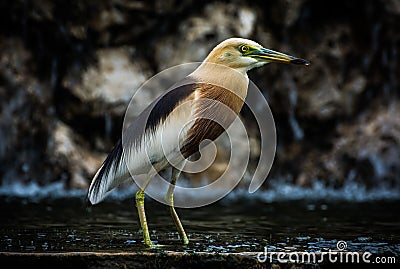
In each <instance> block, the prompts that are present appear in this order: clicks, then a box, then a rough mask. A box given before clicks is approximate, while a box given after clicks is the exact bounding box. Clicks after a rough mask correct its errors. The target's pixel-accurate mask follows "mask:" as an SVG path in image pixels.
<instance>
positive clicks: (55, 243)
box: [0, 196, 400, 258]
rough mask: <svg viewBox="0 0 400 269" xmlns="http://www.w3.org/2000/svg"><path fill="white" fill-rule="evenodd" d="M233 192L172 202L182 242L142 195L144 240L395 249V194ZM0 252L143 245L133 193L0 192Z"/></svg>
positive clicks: (244, 248) (162, 210)
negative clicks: (271, 198)
mask: <svg viewBox="0 0 400 269" xmlns="http://www.w3.org/2000/svg"><path fill="white" fill-rule="evenodd" d="M248 198H249V197H244V196H238V197H237V198H235V199H233V198H232V197H231V198H227V199H223V200H222V201H221V202H218V203H216V204H213V205H210V206H206V207H202V208H196V209H178V210H177V211H178V214H179V215H180V217H181V219H182V222H183V225H184V227H185V229H186V231H187V233H188V236H189V240H190V244H189V245H188V246H182V245H181V243H180V240H179V236H178V234H177V232H176V229H175V227H174V225H173V222H172V219H171V218H170V216H169V212H168V211H167V210H166V207H165V206H164V205H162V204H159V203H156V202H152V201H147V203H146V211H147V217H148V222H149V229H150V234H151V237H152V240H153V241H154V242H155V243H158V244H161V245H164V246H163V247H162V249H163V250H170V251H183V252H204V253H244V255H246V253H249V252H261V251H263V250H264V247H268V249H269V250H274V251H279V250H286V251H287V250H291V251H313V252H314V251H317V252H318V251H327V250H329V249H331V250H336V244H337V242H338V241H340V240H343V241H345V242H346V243H347V250H349V251H362V252H365V251H368V252H371V253H373V254H377V255H386V256H394V257H397V258H398V256H399V253H400V217H399V214H398V212H400V203H399V200H371V201H365V202H352V203H350V202H347V201H343V200H342V201H340V200H336V201H334V202H328V201H323V200H293V201H276V202H266V201H263V200H261V199H260V198H259V197H258V198H254V199H248ZM0 201H1V203H0V205H1V210H0V216H1V219H2V222H1V223H0V252H75V251H78V252H79V251H85V252H87V251H95V252H96V251H111V252H114V251H115V252H118V251H132V252H135V251H137V252H140V251H143V250H144V249H145V247H144V245H143V244H142V237H141V233H140V229H139V222H138V219H137V213H136V208H135V206H134V201H133V197H132V198H130V199H123V200H121V201H115V200H112V199H111V200H110V199H109V200H108V201H106V202H104V203H102V204H99V205H97V206H95V207H92V208H90V209H86V208H85V206H84V204H83V197H80V196H77V197H69V198H44V199H40V200H38V201H36V202H33V201H32V200H30V199H27V198H21V197H5V196H2V198H1V200H0Z"/></svg>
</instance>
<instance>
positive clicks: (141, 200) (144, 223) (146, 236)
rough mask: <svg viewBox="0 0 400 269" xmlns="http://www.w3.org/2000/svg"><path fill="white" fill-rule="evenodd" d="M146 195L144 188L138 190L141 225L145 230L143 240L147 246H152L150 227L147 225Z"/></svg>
mask: <svg viewBox="0 0 400 269" xmlns="http://www.w3.org/2000/svg"><path fill="white" fill-rule="evenodd" d="M144 197H145V193H144V190H141V189H140V190H138V191H137V192H136V207H137V210H138V214H139V220H140V226H141V227H142V231H143V240H144V243H145V244H146V245H147V246H151V244H152V243H151V240H150V234H149V228H148V227H147V220H146V213H145V211H144Z"/></svg>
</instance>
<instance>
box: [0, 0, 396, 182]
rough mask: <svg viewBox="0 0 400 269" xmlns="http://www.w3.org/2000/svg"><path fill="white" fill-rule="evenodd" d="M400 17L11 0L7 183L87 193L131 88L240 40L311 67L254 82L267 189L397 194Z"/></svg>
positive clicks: (298, 4)
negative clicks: (264, 110)
mask: <svg viewBox="0 0 400 269" xmlns="http://www.w3.org/2000/svg"><path fill="white" fill-rule="evenodd" d="M399 18H400V2H399V1H396V0H380V1H378V0H377V1H372V0H369V1H336V0H335V1H319V0H301V1H297V0H296V1H295V0H290V1H261V0H259V1H249V2H244V1H220V2H214V1H190V0H186V1H173V0H171V1H161V0H159V1H125V0H115V1H114V0H112V1H18V0H17V1H1V2H0V182H1V183H2V184H3V185H7V184H11V183H13V182H16V181H20V182H31V181H34V182H38V183H39V184H41V185H46V184H49V183H51V182H56V181H57V182H63V183H64V184H65V187H66V188H86V187H87V184H88V183H89V182H90V180H91V177H92V176H93V175H94V173H95V171H96V170H97V168H98V167H99V166H100V164H101V162H102V161H103V160H104V158H105V156H106V154H107V153H108V152H109V151H110V150H111V148H112V146H113V144H114V143H115V142H116V141H117V139H118V138H119V137H120V134H121V126H122V120H123V115H124V112H125V108H126V106H127V104H128V102H129V100H130V97H131V95H132V90H133V89H135V88H137V87H139V86H140V84H141V83H143V82H144V81H145V80H146V79H148V78H150V77H151V76H152V75H154V74H156V73H157V72H159V71H162V70H164V69H165V68H167V67H171V66H173V65H176V64H181V63H187V62H191V61H201V60H202V59H204V57H205V56H206V55H207V54H208V52H209V51H210V50H211V49H212V48H213V47H214V46H215V45H216V44H218V43H219V42H220V41H222V40H224V39H226V38H229V37H232V36H240V37H244V38H249V39H253V40H255V41H257V42H259V43H260V44H262V45H264V46H265V47H267V48H271V49H274V50H279V51H282V52H286V53H289V54H292V55H296V56H298V57H301V58H305V59H308V60H310V61H311V62H312V64H311V66H309V67H307V68H298V67H294V66H286V65H278V64H271V65H269V66H267V67H264V68H261V69H258V70H254V71H251V72H250V74H249V76H250V78H251V79H252V80H253V81H254V82H255V83H256V84H257V85H258V86H259V88H260V89H262V90H263V91H264V93H265V96H266V98H267V100H268V102H269V105H270V107H271V110H272V112H273V115H274V117H275V122H276V127H277V137H278V147H277V155H276V159H275V162H274V165H273V169H272V172H271V175H270V176H269V180H268V181H267V183H266V187H268V184H269V182H273V181H274V180H275V181H276V180H282V178H284V179H285V180H286V181H288V182H290V183H293V184H296V185H304V186H309V185H310V184H312V183H313V182H315V181H319V182H322V183H324V184H327V185H329V186H334V187H340V186H342V185H343V184H344V183H345V182H348V181H355V182H360V183H361V184H363V185H365V186H367V187H368V188H375V187H379V186H382V185H385V186H388V187H389V188H399V185H400V184H399V183H400V117H399V115H400V105H399V93H400V91H399V79H398V78H399V75H400V68H399V64H398V63H399V43H400V35H399V29H400V19H399ZM248 114H249V112H248V111H246V110H244V111H243V117H244V118H245V119H246V118H249V115H248ZM248 124H249V126H251V121H249V123H248ZM250 128H251V127H250ZM187 176H188V177H189V178H190V175H187Z"/></svg>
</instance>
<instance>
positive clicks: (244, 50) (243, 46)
mask: <svg viewBox="0 0 400 269" xmlns="http://www.w3.org/2000/svg"><path fill="white" fill-rule="evenodd" d="M239 50H240V51H241V52H248V51H249V46H246V45H241V46H240V47H239Z"/></svg>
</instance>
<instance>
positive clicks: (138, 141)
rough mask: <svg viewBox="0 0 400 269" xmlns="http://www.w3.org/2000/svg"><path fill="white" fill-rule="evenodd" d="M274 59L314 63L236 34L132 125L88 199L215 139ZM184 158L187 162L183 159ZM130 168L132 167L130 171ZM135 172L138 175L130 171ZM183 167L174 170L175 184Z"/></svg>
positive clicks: (140, 203)
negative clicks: (255, 71)
mask: <svg viewBox="0 0 400 269" xmlns="http://www.w3.org/2000/svg"><path fill="white" fill-rule="evenodd" d="M269 62H287V63H295V64H308V63H307V62H306V61H304V60H302V59H298V58H295V57H292V56H289V55H285V54H282V53H278V52H275V51H271V50H267V49H264V48H262V47H261V45H259V44H258V43H256V42H254V41H251V40H247V39H242V38H231V39H227V40H225V41H223V42H222V43H220V44H219V45H217V46H216V47H215V48H214V49H213V50H212V51H211V52H210V54H209V55H208V56H207V58H206V59H205V60H204V61H203V63H202V64H201V65H200V66H199V67H198V68H197V69H196V70H195V71H194V72H192V73H191V74H190V75H189V76H188V77H186V78H185V79H184V80H183V81H181V82H178V83H177V84H175V85H174V86H173V87H172V88H171V89H169V90H168V91H167V92H166V93H165V94H164V95H162V96H161V97H160V98H158V99H157V100H156V101H154V102H153V103H152V104H151V105H150V106H149V107H148V108H146V109H145V110H144V111H143V112H142V114H140V115H139V116H138V118H137V119H136V120H135V121H134V122H132V124H131V125H130V126H129V128H128V129H127V131H126V132H127V135H125V137H128V138H129V139H128V141H124V149H123V147H122V144H123V143H122V142H121V141H119V142H118V143H117V145H116V146H115V147H114V149H113V150H112V152H111V153H110V155H109V156H108V157H107V159H106V160H105V161H104V163H103V165H102V166H101V168H100V169H99V171H98V172H97V173H96V175H95V176H94V178H93V180H92V183H91V185H90V187H89V192H88V200H89V202H90V203H92V204H96V203H98V202H100V201H101V200H102V199H103V198H104V197H105V195H106V194H107V192H108V191H110V190H111V189H113V188H114V187H116V186H117V185H119V184H120V183H121V182H123V181H124V180H126V179H128V178H130V177H131V176H135V175H139V174H148V178H149V180H150V179H151V177H152V176H153V175H154V171H153V172H151V168H152V167H155V170H156V172H158V171H160V170H163V169H165V168H167V167H169V166H170V164H169V162H168V160H174V159H175V158H177V157H178V156H180V154H181V153H182V154H183V157H185V158H188V157H189V156H191V155H192V154H193V153H195V152H197V151H198V150H199V145H200V143H201V142H202V141H203V140H204V139H209V140H215V139H216V138H217V137H219V136H220V135H221V134H222V133H223V132H224V130H225V129H227V128H228V127H229V125H230V124H231V123H232V122H233V120H234V119H235V118H236V116H237V114H238V113H239V112H240V110H241V108H242V106H243V104H244V100H245V98H246V94H247V88H248V83H249V79H248V77H247V71H248V70H250V69H252V68H255V67H259V66H262V65H264V64H266V63H269ZM179 162H184V160H183V159H179ZM128 168H129V169H128ZM129 171H130V172H131V173H132V175H131V173H129ZM179 173H180V171H178V169H176V168H173V173H172V180H171V183H172V185H171V186H174V184H175V181H176V179H177V178H178V177H179ZM146 186H147V183H146V184H144V185H143V186H140V187H141V188H142V189H141V190H139V191H138V193H137V194H136V201H137V207H138V213H139V218H140V222H141V226H142V229H143V235H144V242H145V243H146V244H147V245H150V244H151V241H150V237H149V235H148V229H147V222H146V217H145V214H144V189H145V188H146ZM172 193H173V187H172V188H171V187H170V190H169V191H168V194H167V198H166V199H167V202H168V204H169V205H170V208H171V214H172V217H173V219H174V221H175V224H176V226H177V228H178V231H179V232H180V234H181V237H182V239H183V241H184V243H187V242H188V240H187V237H186V234H185V232H184V230H183V227H182V225H181V223H180V220H179V218H178V216H177V214H176V212H175V209H174V208H173V196H172Z"/></svg>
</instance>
